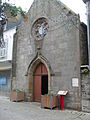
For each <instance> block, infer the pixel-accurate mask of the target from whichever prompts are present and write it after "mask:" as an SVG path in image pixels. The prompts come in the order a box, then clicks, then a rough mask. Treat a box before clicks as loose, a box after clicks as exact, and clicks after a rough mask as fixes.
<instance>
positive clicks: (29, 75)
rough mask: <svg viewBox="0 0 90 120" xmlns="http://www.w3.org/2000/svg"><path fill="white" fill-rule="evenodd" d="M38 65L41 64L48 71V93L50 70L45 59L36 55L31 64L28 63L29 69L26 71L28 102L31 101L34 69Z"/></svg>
mask: <svg viewBox="0 0 90 120" xmlns="http://www.w3.org/2000/svg"><path fill="white" fill-rule="evenodd" d="M39 63H43V64H44V65H45V67H46V68H47V71H48V91H50V89H51V88H50V79H51V77H50V74H51V70H50V68H51V67H50V65H49V62H48V61H47V59H46V58H45V57H43V56H42V55H39V54H38V55H37V56H36V57H35V58H34V59H33V60H32V62H31V63H30V65H29V67H28V71H27V80H28V83H27V97H28V101H33V86H34V85H33V80H34V79H33V73H34V71H35V68H36V67H37V65H38V64H39Z"/></svg>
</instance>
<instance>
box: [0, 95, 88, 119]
mask: <svg viewBox="0 0 90 120" xmlns="http://www.w3.org/2000/svg"><path fill="white" fill-rule="evenodd" d="M0 120H90V113H84V112H77V111H73V110H63V111H60V110H49V109H41V107H40V104H39V103H34V102H33V103H29V102H11V101H10V100H9V99H8V98H6V97H0Z"/></svg>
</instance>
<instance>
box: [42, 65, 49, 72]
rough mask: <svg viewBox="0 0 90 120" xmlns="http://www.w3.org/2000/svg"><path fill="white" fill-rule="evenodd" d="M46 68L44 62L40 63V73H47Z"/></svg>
mask: <svg viewBox="0 0 90 120" xmlns="http://www.w3.org/2000/svg"><path fill="white" fill-rule="evenodd" d="M47 73H48V72H47V68H46V67H45V65H44V64H42V74H47Z"/></svg>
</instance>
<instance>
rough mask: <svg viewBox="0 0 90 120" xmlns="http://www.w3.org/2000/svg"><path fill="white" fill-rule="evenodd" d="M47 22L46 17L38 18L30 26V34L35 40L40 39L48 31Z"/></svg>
mask: <svg viewBox="0 0 90 120" xmlns="http://www.w3.org/2000/svg"><path fill="white" fill-rule="evenodd" d="M48 28H49V25H48V22H47V19H46V18H39V19H38V20H36V21H35V23H34V24H33V26H32V35H33V37H34V38H35V40H42V39H43V38H44V36H45V35H46V34H47V32H48Z"/></svg>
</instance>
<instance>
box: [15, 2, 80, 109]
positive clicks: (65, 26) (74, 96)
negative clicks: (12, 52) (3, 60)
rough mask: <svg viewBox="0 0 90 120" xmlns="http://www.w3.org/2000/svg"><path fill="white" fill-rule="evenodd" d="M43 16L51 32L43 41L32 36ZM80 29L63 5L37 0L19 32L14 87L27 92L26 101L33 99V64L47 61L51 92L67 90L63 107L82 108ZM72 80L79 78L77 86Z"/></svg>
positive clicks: (76, 16) (71, 14) (75, 19)
mask: <svg viewBox="0 0 90 120" xmlns="http://www.w3.org/2000/svg"><path fill="white" fill-rule="evenodd" d="M42 17H44V18H46V19H47V21H48V24H49V29H48V32H47V34H46V36H45V37H44V39H42V40H41V41H37V40H35V39H34V38H33V36H32V34H31V33H32V26H33V23H34V22H35V21H36V20H37V19H39V18H42ZM79 28H80V21H79V16H78V15H76V14H75V13H74V12H73V11H71V10H70V9H68V8H67V7H66V6H65V5H64V4H62V3H61V2H59V1H57V0H45V1H43V0H35V1H34V2H33V4H32V6H31V8H30V10H29V11H28V14H27V20H25V21H23V22H22V24H21V25H20V26H19V27H18V30H17V50H16V51H17V54H16V75H15V76H14V79H13V87H14V88H15V87H17V88H21V89H24V91H25V93H26V98H29V99H31V100H33V79H32V77H33V76H30V74H31V73H29V72H30V71H29V67H30V65H31V64H32V62H33V61H35V60H37V59H39V60H38V62H40V60H42V61H45V64H46V65H47V68H48V69H50V70H49V71H50V77H49V79H50V87H49V90H53V91H54V92H55V93H57V92H58V91H59V90H67V91H68V94H67V95H66V96H65V97H64V107H65V108H72V109H81V81H80V29H79ZM38 48H39V49H38ZM38 55H39V56H38ZM43 58H44V60H43ZM47 61H48V62H47ZM32 72H33V71H32ZM73 78H76V79H77V81H75V82H78V83H77V85H76V83H73V85H72V82H73V81H72V79H73ZM76 79H75V80H76ZM29 92H30V93H29Z"/></svg>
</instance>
